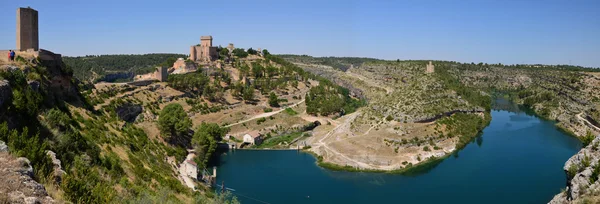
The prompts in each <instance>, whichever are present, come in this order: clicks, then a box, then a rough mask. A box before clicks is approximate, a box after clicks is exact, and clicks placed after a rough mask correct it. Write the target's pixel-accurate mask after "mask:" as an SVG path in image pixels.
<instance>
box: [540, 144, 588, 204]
mask: <svg viewBox="0 0 600 204" xmlns="http://www.w3.org/2000/svg"><path fill="white" fill-rule="evenodd" d="M563 169H564V170H565V174H566V175H567V188H566V189H565V190H564V191H563V192H561V193H559V194H557V195H556V196H554V198H553V199H552V200H551V201H550V202H549V203H551V204H558V203H600V181H599V180H598V174H599V173H600V137H596V139H594V140H593V141H592V142H591V143H590V144H589V145H588V146H586V147H584V148H583V149H581V150H580V151H579V152H578V153H577V154H575V155H574V156H572V157H571V158H569V160H568V161H567V162H566V163H565V166H564V167H563Z"/></svg>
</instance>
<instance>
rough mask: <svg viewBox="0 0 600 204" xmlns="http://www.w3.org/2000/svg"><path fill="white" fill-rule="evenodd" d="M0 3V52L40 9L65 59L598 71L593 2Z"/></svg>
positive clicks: (599, 43)
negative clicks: (327, 60)
mask: <svg viewBox="0 0 600 204" xmlns="http://www.w3.org/2000/svg"><path fill="white" fill-rule="evenodd" d="M169 3H170V4H165V3H164V2H163V1H126V2H120V1H115V0H109V1H103V2H79V1H74V0H70V1H51V2H50V1H43V0H33V1H29V2H26V3H24V2H19V1H8V2H3V7H2V8H0V12H2V13H4V14H7V16H5V17H4V18H2V19H0V27H3V28H5V29H3V30H1V31H0V39H1V40H0V50H7V49H14V47H15V35H16V34H15V27H16V10H17V8H19V7H27V6H30V7H31V8H33V9H36V10H37V11H38V12H39V36H40V48H42V49H47V50H51V51H53V52H56V53H61V54H63V55H65V56H84V55H102V54H146V53H181V54H188V52H189V47H190V46H191V45H194V44H197V43H199V41H200V36H202V35H212V36H213V38H214V45H215V46H218V45H221V46H223V47H225V46H227V44H228V43H234V44H235V46H236V47H241V48H249V47H253V48H259V47H260V48H264V49H268V50H269V51H270V52H271V53H274V54H298V55H310V56H315V57H328V56H336V57H369V58H377V59H385V60H396V59H400V60H411V59H412V60H446V61H458V62H466V63H470V62H474V63H479V62H483V63H489V64H496V63H502V64H570V65H579V66H584V67H600V38H598V36H600V12H597V10H598V9H599V8H600V1H591V0H585V1H577V2H566V1H557V0H550V1H544V2H540V1H523V2H521V1H444V2H436V1H401V2H394V1H377V2H373V1H337V0H336V1H328V2H320V1H313V0H310V1H290V2H284V3H282V2H278V1H252V2H246V1H227V2H203V3H200V2H195V1H185V2H182V3H180V2H177V3H172V2H169Z"/></svg>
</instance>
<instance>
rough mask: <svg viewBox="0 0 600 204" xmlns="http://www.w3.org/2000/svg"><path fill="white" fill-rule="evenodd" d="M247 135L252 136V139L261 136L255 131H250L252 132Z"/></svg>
mask: <svg viewBox="0 0 600 204" xmlns="http://www.w3.org/2000/svg"><path fill="white" fill-rule="evenodd" d="M246 134H248V135H250V137H252V138H257V137H259V136H260V132H258V130H253V131H250V132H248V133H246Z"/></svg>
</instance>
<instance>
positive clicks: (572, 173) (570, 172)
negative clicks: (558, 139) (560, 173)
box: [567, 164, 579, 178]
mask: <svg viewBox="0 0 600 204" xmlns="http://www.w3.org/2000/svg"><path fill="white" fill-rule="evenodd" d="M578 171H579V167H578V166H577V165H575V164H571V166H569V169H567V176H569V178H573V177H575V175H576V174H577V172H578Z"/></svg>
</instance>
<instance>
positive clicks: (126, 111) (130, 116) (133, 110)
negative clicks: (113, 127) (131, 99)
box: [116, 103, 142, 123]
mask: <svg viewBox="0 0 600 204" xmlns="http://www.w3.org/2000/svg"><path fill="white" fill-rule="evenodd" d="M116 112H117V116H119V118H121V120H124V121H127V122H130V123H132V122H134V121H135V119H136V118H137V116H138V115H139V114H140V113H142V106H141V105H137V104H131V103H125V104H123V105H120V106H119V107H117V110H116Z"/></svg>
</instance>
